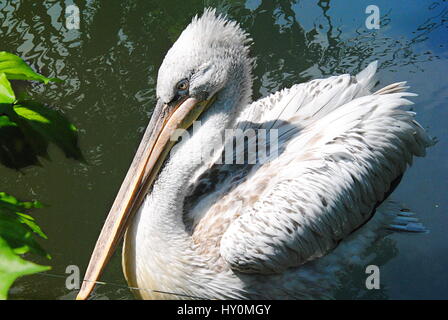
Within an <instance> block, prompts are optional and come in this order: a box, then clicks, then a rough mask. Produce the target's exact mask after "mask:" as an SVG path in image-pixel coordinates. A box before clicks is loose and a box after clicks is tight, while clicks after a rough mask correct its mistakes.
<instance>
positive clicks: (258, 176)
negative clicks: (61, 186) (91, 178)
mask: <svg viewBox="0 0 448 320" xmlns="http://www.w3.org/2000/svg"><path fill="white" fill-rule="evenodd" d="M250 43H251V39H250V38H249V37H248V35H247V34H246V33H245V32H244V31H243V30H242V29H241V28H240V27H239V25H238V24H237V23H236V22H233V21H230V20H228V19H227V18H225V17H223V16H218V15H217V14H216V13H215V11H214V10H211V9H207V10H205V12H204V14H203V15H202V16H201V17H199V18H198V17H195V18H194V19H193V21H192V22H191V23H190V24H189V25H188V27H187V28H186V29H185V30H184V31H183V32H182V34H181V35H180V37H179V38H178V40H177V41H176V42H175V43H174V45H173V47H172V48H171V49H170V50H169V51H168V53H167V55H166V57H165V59H164V61H163V63H162V65H161V67H160V69H159V74H158V80H157V101H158V102H157V105H156V107H155V109H154V112H153V115H152V118H151V121H150V123H149V126H148V128H147V130H146V132H145V134H144V137H143V139H142V142H141V144H140V147H139V149H138V151H137V154H136V156H135V158H134V160H133V163H132V165H131V167H130V169H129V171H128V174H127V176H126V178H125V180H124V182H123V184H122V186H121V189H120V191H119V193H118V195H117V198H116V200H115V202H114V204H113V206H112V209H111V211H110V213H109V216H108V218H107V220H106V222H105V225H104V227H103V229H102V232H101V235H100V237H99V239H98V242H97V244H96V247H95V250H94V252H93V254H92V258H91V261H90V264H89V267H88V270H87V272H86V275H85V280H86V281H85V282H84V283H83V286H82V288H81V291H80V293H79V295H78V299H85V298H87V297H88V295H89V294H90V292H91V291H92V289H93V287H94V281H95V280H97V279H98V277H99V275H100V273H101V271H102V270H103V268H104V266H105V264H106V262H107V261H108V259H109V257H110V255H111V254H112V252H113V250H114V248H115V247H116V245H117V243H118V242H119V241H120V239H121V238H122V236H123V234H125V235H124V248H123V269H124V274H125V277H126V280H127V282H128V284H129V286H131V287H137V288H140V289H141V290H136V291H135V294H136V295H137V296H139V297H140V298H143V299H153V298H156V299H160V298H162V299H163V298H185V297H200V298H205V299H233V298H235V299H239V298H244V299H246V298H247V299H288V298H322V297H328V296H329V295H330V291H329V290H330V289H331V288H332V286H334V285H335V283H337V273H338V272H339V271H341V270H343V269H344V268H346V267H347V266H349V265H351V264H362V253H363V252H364V251H365V249H366V248H368V247H369V246H370V245H371V244H372V243H373V242H374V241H375V240H376V239H377V238H378V236H379V234H380V233H381V230H385V229H389V230H390V229H392V230H400V231H414V232H420V231H424V228H423V226H422V225H421V224H420V223H418V222H417V219H416V218H414V217H411V215H412V214H411V213H410V212H408V210H404V209H402V208H401V207H400V206H398V205H397V204H395V203H393V202H391V201H389V200H387V198H388V196H389V194H390V193H391V192H392V191H393V190H394V188H395V187H396V186H397V185H398V183H399V182H400V179H401V177H402V175H403V174H404V172H405V170H406V168H407V167H408V165H410V164H411V162H412V159H413V157H414V156H424V154H425V149H426V148H427V147H428V146H430V145H431V144H432V143H433V142H432V140H431V139H430V137H429V136H428V135H427V133H426V132H425V131H424V129H423V128H422V127H421V126H420V125H419V124H418V123H417V122H416V121H415V120H414V114H413V113H412V112H409V111H405V110H403V108H402V106H406V105H410V104H411V102H410V101H409V100H407V99H406V97H409V96H413V94H411V93H407V92H406V91H405V90H406V89H407V87H406V86H405V83H404V82H401V83H394V84H391V85H388V86H386V87H384V88H382V89H380V90H379V91H376V92H374V91H372V88H373V86H374V84H375V77H374V76H375V73H376V68H377V63H376V62H373V63H371V64H369V65H368V66H367V68H366V69H364V70H363V71H362V72H360V73H359V74H357V75H356V76H351V75H348V74H344V75H340V76H333V77H330V78H327V79H319V80H312V81H310V82H307V83H302V84H297V85H294V86H293V87H291V88H289V89H284V90H281V91H279V92H277V93H274V94H272V95H269V96H268V97H265V98H263V99H261V100H258V101H255V102H251V94H252V68H253V64H254V61H253V59H252V58H251V57H250V56H249V46H250ZM195 120H197V121H200V123H201V126H200V127H199V128H198V129H197V130H190V131H189V132H190V134H189V135H185V136H183V137H182V139H179V140H180V141H179V142H177V143H176V144H175V142H174V141H172V140H175V139H172V138H171V137H172V136H173V134H175V133H176V132H178V130H179V129H188V128H190V127H192V124H193V122H194V121H195ZM236 128H238V129H242V130H247V129H254V130H259V129H266V130H277V131H276V132H277V133H278V135H277V137H278V139H277V147H278V153H277V154H276V156H269V155H268V157H269V158H268V159H267V161H263V162H261V161H258V162H257V163H256V164H248V163H246V165H241V164H240V165H235V164H226V163H225V162H223V161H221V159H222V158H223V157H222V154H224V153H225V150H223V149H225V148H211V150H212V155H211V156H210V157H209V158H208V159H209V161H193V160H194V159H197V157H198V155H199V154H201V152H203V149H204V146H207V145H212V144H214V143H215V139H216V137H222V136H223V134H224V131H225V130H226V129H236ZM257 141H258V140H257ZM266 141H267V143H268V144H269V141H270V140H266ZM252 142H254V141H252ZM246 145H247V144H246ZM173 146H174V147H173ZM268 147H269V146H268ZM244 152H247V150H245V148H239V149H238V148H236V149H234V153H235V154H234V156H235V157H237V156H238V153H244ZM145 289H146V290H145ZM151 289H153V290H157V291H152V290H151ZM168 293H177V294H178V295H177V296H176V295H172V294H168Z"/></svg>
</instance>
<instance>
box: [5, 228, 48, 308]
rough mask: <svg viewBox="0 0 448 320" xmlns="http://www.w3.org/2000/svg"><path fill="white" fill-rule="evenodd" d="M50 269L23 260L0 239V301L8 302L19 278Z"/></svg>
mask: <svg viewBox="0 0 448 320" xmlns="http://www.w3.org/2000/svg"><path fill="white" fill-rule="evenodd" d="M50 269H51V267H49V266H41V265H38V264H35V263H33V262H30V261H26V260H24V259H22V258H21V257H20V256H19V255H17V254H16V252H14V250H13V249H11V247H10V246H9V245H8V243H7V242H6V241H5V240H4V239H3V238H2V237H0V300H6V298H7V296H8V291H9V288H10V287H11V285H12V284H13V283H14V281H15V280H16V279H17V278H19V277H22V276H25V275H30V274H34V273H38V272H43V271H47V270H50Z"/></svg>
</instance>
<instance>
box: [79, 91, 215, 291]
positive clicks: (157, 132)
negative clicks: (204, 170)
mask: <svg viewBox="0 0 448 320" xmlns="http://www.w3.org/2000/svg"><path fill="white" fill-rule="evenodd" d="M212 100H213V99H211V100H207V101H203V102H199V101H198V100H197V99H195V98H191V97H186V98H184V99H182V100H181V101H179V102H178V103H176V104H174V105H168V104H163V103H158V104H157V106H156V108H155V109H154V112H153V116H152V118H151V121H150V123H149V125H148V127H147V129H146V131H145V134H144V136H143V138H142V141H141V143H140V146H139V148H138V150H137V153H136V154H135V157H134V160H133V161H132V164H131V167H130V168H129V170H128V173H127V174H126V177H125V179H124V181H123V183H122V185H121V187H120V191H119V192H118V194H117V197H116V198H115V201H114V203H113V205H112V208H111V209H110V212H109V215H108V216H107V219H106V221H105V223H104V226H103V229H102V230H101V234H100V236H99V238H98V240H97V242H96V245H95V249H94V250H93V253H92V256H91V257H90V262H89V266H88V267H87V271H86V274H85V276H84V281H83V283H82V286H81V290H80V291H79V293H78V295H77V297H76V299H77V300H85V299H87V298H88V297H89V294H90V293H91V292H92V290H93V289H94V287H95V284H96V281H97V280H98V279H99V277H100V275H101V272H102V271H103V269H104V267H105V266H106V264H107V262H108V261H109V258H110V257H111V256H112V254H113V252H114V250H115V248H116V246H117V244H118V243H119V241H120V240H121V238H122V237H123V234H124V231H125V230H126V227H127V223H126V222H127V221H129V220H130V219H129V218H130V217H131V216H132V214H133V213H134V212H135V211H136V210H137V209H138V208H139V207H140V205H141V204H142V201H143V199H144V198H145V196H146V194H147V192H148V190H149V188H150V187H151V186H152V183H153V182H154V179H155V178H156V176H157V174H158V172H159V170H160V168H161V166H162V164H163V162H164V160H165V159H166V157H167V155H168V153H169V151H170V150H171V148H172V146H173V145H174V143H175V141H171V140H173V139H171V137H172V136H173V135H174V134H175V132H176V130H177V129H187V128H188V127H190V125H191V124H192V123H193V121H195V120H196V119H197V118H198V117H199V115H200V114H201V113H202V112H203V111H204V110H205V109H206V108H207V107H208V106H209V105H210V104H211V103H212Z"/></svg>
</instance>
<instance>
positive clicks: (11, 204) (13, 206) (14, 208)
mask: <svg viewBox="0 0 448 320" xmlns="http://www.w3.org/2000/svg"><path fill="white" fill-rule="evenodd" d="M42 207H43V205H42V204H41V203H40V202H38V201H33V202H21V201H19V200H17V199H16V198H14V197H13V196H11V195H8V194H7V193H5V192H0V223H1V219H3V220H8V221H10V222H11V221H12V222H14V221H16V222H19V223H21V224H24V225H26V226H27V227H28V229H27V228H25V229H26V230H25V231H32V232H34V233H35V234H37V235H39V236H40V237H41V238H44V239H47V236H46V235H45V234H44V233H43V232H42V230H41V228H40V227H39V226H38V225H37V224H36V223H35V222H34V218H33V217H31V216H30V215H29V214H26V213H23V212H22V211H23V210H24V209H25V210H29V209H33V208H42ZM0 227H1V226H0ZM0 232H1V231H0Z"/></svg>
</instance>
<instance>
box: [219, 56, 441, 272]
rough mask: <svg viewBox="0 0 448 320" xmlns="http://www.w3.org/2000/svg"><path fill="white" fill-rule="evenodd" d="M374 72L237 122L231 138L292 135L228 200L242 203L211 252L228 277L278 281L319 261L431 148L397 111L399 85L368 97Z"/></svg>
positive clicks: (265, 102) (262, 104) (300, 93)
mask: <svg viewBox="0 0 448 320" xmlns="http://www.w3.org/2000/svg"><path fill="white" fill-rule="evenodd" d="M375 71H376V63H374V64H371V65H369V67H368V68H367V69H366V70H364V71H363V72H362V73H360V74H358V76H356V77H351V76H349V75H342V76H337V77H331V78H328V79H323V80H313V81H311V82H309V83H306V84H300V85H296V86H294V87H292V88H291V89H287V90H283V91H281V92H278V93H276V94H274V95H271V96H269V97H267V98H264V99H262V100H260V101H257V102H255V103H253V104H252V105H251V106H250V107H249V108H248V109H247V110H246V111H245V112H244V113H243V114H242V116H241V118H240V121H239V125H238V127H240V128H247V127H248V126H250V125H252V126H253V125H254V124H255V123H258V124H260V125H259V127H260V126H261V127H263V126H264V127H266V126H267V128H279V130H280V132H282V131H281V129H282V127H283V126H287V127H288V129H287V130H286V131H291V129H290V128H291V125H293V127H296V128H297V130H295V132H294V135H293V137H292V138H291V136H290V137H289V139H290V140H289V142H288V143H287V145H286V146H285V149H284V150H283V151H282V153H281V156H280V157H278V158H276V159H272V160H271V161H270V162H269V163H266V164H264V165H261V166H258V167H257V166H256V167H254V168H253V169H252V171H251V172H250V173H249V176H250V179H247V181H248V182H247V183H246V182H244V183H241V184H240V185H238V186H237V187H236V188H235V189H233V190H232V191H231V192H230V194H229V195H228V196H230V197H232V196H234V197H239V198H241V199H242V202H241V204H240V206H239V207H234V208H233V209H232V210H233V213H229V214H227V213H226V214H223V215H224V216H226V215H227V216H233V217H234V218H233V219H231V220H232V222H231V223H230V224H229V227H228V228H227V230H226V231H225V232H224V235H223V236H222V239H221V242H220V254H221V256H222V258H223V259H224V260H225V261H226V262H227V263H228V264H229V265H230V266H231V268H233V269H237V270H239V271H243V272H256V273H277V272H281V271H284V270H285V269H286V268H289V267H293V266H298V265H301V264H303V263H305V262H307V261H310V260H313V259H315V258H317V257H320V256H323V255H325V254H327V253H328V252H329V251H331V250H332V249H334V248H335V247H336V246H337V244H338V243H339V242H340V241H341V240H343V239H344V238H345V237H347V236H348V235H349V234H350V233H351V232H353V231H354V230H356V229H357V228H358V227H360V226H361V225H362V224H364V223H365V222H366V221H368V219H369V218H370V217H371V214H372V212H374V210H375V208H376V206H377V205H378V204H379V203H380V202H382V201H383V200H384V197H385V196H386V194H387V192H388V190H389V189H390V187H391V183H392V182H393V181H394V180H395V179H397V178H398V177H400V176H401V175H402V174H403V173H404V171H405V169H406V168H407V165H408V164H410V163H411V161H412V158H413V156H423V155H424V154H425V148H426V147H428V146H430V145H431V144H432V140H431V139H430V138H429V136H428V135H427V134H426V132H425V131H424V130H423V129H422V127H421V126H420V125H419V124H418V123H417V122H416V121H415V120H414V119H413V117H414V114H413V113H412V112H409V111H404V110H402V109H400V106H404V105H409V104H411V102H410V101H408V100H407V99H405V98H404V97H406V96H411V95H413V94H411V93H405V92H401V91H403V89H405V87H404V83H398V84H393V85H390V86H388V87H386V88H383V89H382V90H380V91H378V92H377V93H375V94H370V93H369V90H370V89H371V88H372V87H373V78H374V74H375ZM279 120H281V121H279ZM293 131H294V130H293ZM263 180H265V181H264V185H265V186H264V188H261V189H260V188H257V190H256V191H255V192H257V193H258V194H257V197H256V199H257V200H256V201H255V202H254V201H253V200H252V201H245V199H247V198H249V197H252V198H251V199H253V194H252V193H253V192H254V190H253V189H254V187H253V186H252V185H251V183H256V182H257V181H258V182H260V181H263ZM235 208H237V210H235ZM235 211H237V212H235Z"/></svg>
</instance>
